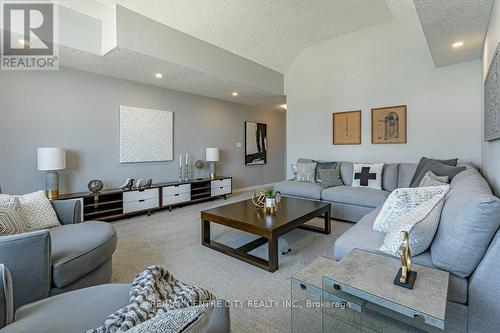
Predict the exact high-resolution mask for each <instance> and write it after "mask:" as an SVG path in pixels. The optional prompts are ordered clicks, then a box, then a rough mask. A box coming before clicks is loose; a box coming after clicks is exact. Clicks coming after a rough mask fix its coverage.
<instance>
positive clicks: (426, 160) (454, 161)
mask: <svg viewBox="0 0 500 333" xmlns="http://www.w3.org/2000/svg"><path fill="white" fill-rule="evenodd" d="M457 162H458V158H452V159H449V160H436V159H432V158H427V157H422V158H421V159H420V161H418V164H417V168H416V169H415V174H414V175H413V177H412V178H411V182H410V183H411V184H413V183H414V182H416V180H417V178H418V177H419V176H420V174H421V173H422V171H423V170H424V168H426V166H427V165H428V164H446V165H449V166H457ZM423 174H425V172H424V173H423ZM418 183H420V182H418Z"/></svg>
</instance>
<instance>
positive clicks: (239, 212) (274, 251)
mask: <svg viewBox="0 0 500 333" xmlns="http://www.w3.org/2000/svg"><path fill="white" fill-rule="evenodd" d="M315 217H324V219H325V225H324V228H320V227H315V226H311V225H304V223H305V222H307V221H310V220H312V219H313V218H315ZM330 219H331V206H330V204H329V203H324V202H318V201H312V200H304V199H296V198H287V197H283V198H282V199H281V202H279V203H278V204H277V209H276V213H275V214H267V213H265V211H264V209H262V208H260V209H259V208H256V207H255V205H254V204H253V203H252V200H245V201H240V202H235V203H232V204H228V205H224V206H220V207H217V208H213V209H209V210H205V211H202V212H201V243H202V244H203V245H205V246H207V247H209V248H211V249H214V250H217V251H219V252H222V253H225V254H227V255H229V256H231V257H234V258H237V259H240V260H243V261H245V262H247V263H249V264H252V265H255V266H257V267H259V268H262V269H265V270H268V271H270V272H274V271H276V270H277V269H278V237H279V236H281V235H283V234H285V233H287V232H289V231H290V230H293V229H295V228H301V229H306V230H311V231H316V232H320V233H323V234H330V232H331V222H330ZM210 222H212V223H217V224H222V225H225V226H227V227H231V228H233V229H238V230H241V231H245V232H248V233H251V234H254V235H258V236H261V237H260V238H257V239H256V240H254V241H251V242H250V243H247V244H245V245H242V246H240V247H238V248H232V247H229V246H226V245H224V244H220V243H218V242H216V241H214V240H212V239H210ZM265 243H269V251H268V253H269V256H268V260H264V259H262V258H259V257H256V256H253V255H251V254H249V253H248V252H250V251H252V250H253V249H255V248H257V247H259V246H261V245H263V244H265Z"/></svg>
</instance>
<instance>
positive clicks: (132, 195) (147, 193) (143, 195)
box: [123, 188, 160, 202]
mask: <svg viewBox="0 0 500 333" xmlns="http://www.w3.org/2000/svg"><path fill="white" fill-rule="evenodd" d="M159 197H160V192H159V189H157V188H151V189H148V190H136V191H130V192H123V202H132V201H139V200H146V199H158V198H159Z"/></svg>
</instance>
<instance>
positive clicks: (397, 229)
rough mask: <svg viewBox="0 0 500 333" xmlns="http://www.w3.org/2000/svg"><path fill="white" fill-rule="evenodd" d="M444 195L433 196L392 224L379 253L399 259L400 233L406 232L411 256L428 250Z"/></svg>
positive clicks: (439, 215) (437, 222)
mask: <svg viewBox="0 0 500 333" xmlns="http://www.w3.org/2000/svg"><path fill="white" fill-rule="evenodd" d="M444 196H445V193H442V194H439V195H435V196H434V197H432V198H431V199H429V200H427V201H425V202H423V203H422V204H421V205H419V206H417V207H416V208H414V209H412V210H410V211H409V212H408V213H407V214H405V215H404V216H402V217H401V219H400V220H399V222H397V223H395V224H393V225H392V226H391V229H390V230H389V231H388V232H387V234H386V235H385V238H384V244H382V246H381V247H380V248H379V250H380V251H382V252H384V253H388V254H390V255H393V256H395V257H399V254H398V250H399V248H400V247H401V244H403V241H402V240H401V231H407V232H408V239H409V240H410V252H411V255H412V256H416V255H419V254H420V253H422V252H424V251H425V250H427V249H428V248H429V246H430V245H431V243H432V239H433V238H434V235H435V234H436V231H437V228H438V226H439V219H440V217H441V210H442V209H443V205H444V200H443V199H444Z"/></svg>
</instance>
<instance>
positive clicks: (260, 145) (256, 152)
mask: <svg viewBox="0 0 500 333" xmlns="http://www.w3.org/2000/svg"><path fill="white" fill-rule="evenodd" d="M266 163H267V125H266V124H263V123H256V122H253V121H245V165H260V164H266Z"/></svg>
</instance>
